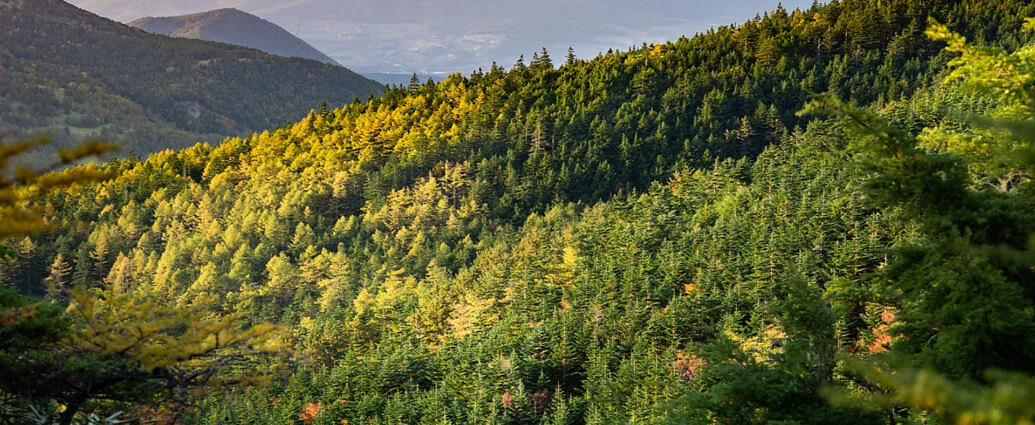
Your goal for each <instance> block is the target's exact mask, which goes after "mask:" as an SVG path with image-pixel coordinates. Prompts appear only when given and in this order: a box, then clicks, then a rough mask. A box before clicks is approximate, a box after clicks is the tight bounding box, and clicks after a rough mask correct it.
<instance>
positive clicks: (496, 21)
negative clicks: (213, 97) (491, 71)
mask: <svg viewBox="0 0 1035 425" xmlns="http://www.w3.org/2000/svg"><path fill="white" fill-rule="evenodd" d="M70 2H71V3H72V4H75V5H76V6H79V7H81V8H83V9H86V10H89V11H91V12H94V13H96V14H98V15H101V16H105V17H108V18H112V19H115V20H117V21H122V22H129V21H131V20H134V19H136V18H140V17H144V16H170V15H182V14H187V13H194V12H200V11H205V10H209V9H216V8H221V7H236V8H238V9H241V10H244V11H246V12H250V13H253V14H255V15H258V16H260V17H262V18H265V19H267V20H269V21H271V22H273V23H276V24H278V25H280V26H282V27H284V28H285V29H287V30H288V31H290V32H292V33H293V34H295V35H297V36H299V37H301V38H302V39H304V40H306V41H308V42H309V43H310V44H312V45H313V46H314V47H316V48H317V49H319V50H321V51H323V52H324V53H326V54H327V55H329V56H331V57H333V58H334V59H336V60H337V61H338V62H341V63H342V64H343V65H345V66H347V67H349V68H351V69H353V70H355V71H359V72H405V73H409V72H424V73H431V72H462V73H465V74H466V73H469V72H471V71H473V70H475V69H477V68H479V67H482V68H488V66H489V64H491V63H492V62H493V61H496V62H497V63H499V64H500V65H503V66H506V67H509V66H510V65H513V63H514V62H515V61H516V60H517V57H518V55H520V54H525V55H526V57H527V56H531V53H532V52H533V51H538V50H539V49H540V48H542V47H546V48H547V49H548V50H549V52H550V55H551V56H552V57H553V58H554V60H555V62H556V61H558V60H561V58H563V57H564V55H565V54H566V53H567V50H568V46H572V47H574V48H575V54H576V55H577V56H579V57H593V56H596V54H597V53H598V52H602V51H606V50H607V49H609V48H614V49H623V50H624V49H627V48H629V47H630V46H638V45H640V44H641V43H643V42H648V43H651V42H660V41H667V40H674V39H676V38H679V36H681V35H687V36H691V35H693V34H694V33H697V32H700V31H704V30H707V29H708V28H709V27H713V26H718V25H726V24H731V23H740V22H743V21H745V20H747V19H750V18H752V17H754V16H755V14H757V13H761V12H764V11H766V10H771V9H774V8H776V6H777V4H778V2H779V0H724V1H716V0H707V1H706V0H509V1H508V0H344V1H343V0H71V1H70ZM811 4H812V0H790V1H786V0H785V1H783V5H784V7H785V8H787V9H788V10H793V9H794V8H797V7H802V8H804V7H808V6H809V5H811ZM526 61H527V59H526Z"/></svg>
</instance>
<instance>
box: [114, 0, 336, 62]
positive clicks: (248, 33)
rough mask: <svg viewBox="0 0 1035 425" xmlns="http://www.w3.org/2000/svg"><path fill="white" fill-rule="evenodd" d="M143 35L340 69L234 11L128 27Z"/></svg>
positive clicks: (280, 31) (269, 26) (145, 21)
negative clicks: (224, 46) (235, 47)
mask: <svg viewBox="0 0 1035 425" xmlns="http://www.w3.org/2000/svg"><path fill="white" fill-rule="evenodd" d="M129 25H130V26H133V27H137V28H139V29H142V30H144V31H147V32H151V33H155V34H162V35H167V36H170V37H181V38H194V39H200V40H208V41H218V42H221V43H227V44H235V45H238V46H244V47H251V48H253V49H258V50H262V51H264V52H266V53H270V54H274V55H278V56H286V57H301V58H306V59H313V60H317V61H320V62H324V63H329V64H332V65H340V64H339V63H338V62H337V61H335V60H334V59H331V58H330V57H329V56H327V55H325V54H324V53H322V52H320V51H319V50H317V49H316V48H314V47H313V46H311V45H310V44H309V43H306V42H305V41H304V40H302V39H300V38H298V37H296V36H294V35H293V34H291V33H290V32H288V31H287V30H285V29H284V28H281V27H280V26H278V25H276V24H274V23H272V22H270V21H267V20H265V19H263V18H261V17H258V16H255V15H252V14H250V13H248V12H245V11H243V10H240V9H236V8H232V7H229V8H221V9H213V10H209V11H205V12H198V13H192V14H188V15H180V16H168V17H146V18H140V19H137V20H135V21H133V22H130V23H129Z"/></svg>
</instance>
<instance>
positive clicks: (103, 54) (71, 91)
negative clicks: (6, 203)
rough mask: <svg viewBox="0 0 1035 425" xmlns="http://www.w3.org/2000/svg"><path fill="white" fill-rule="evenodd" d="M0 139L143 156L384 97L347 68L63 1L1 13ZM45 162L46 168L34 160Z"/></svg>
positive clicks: (21, 4)
mask: <svg viewBox="0 0 1035 425" xmlns="http://www.w3.org/2000/svg"><path fill="white" fill-rule="evenodd" d="M0 23H2V27H0V69H2V70H3V74H4V78H3V79H2V80H0V100H3V101H2V102H0V130H2V131H11V130H15V129H17V130H20V131H24V132H28V133H44V134H48V135H50V136H51V137H54V138H56V139H58V140H59V141H60V142H62V143H63V144H67V142H69V141H75V140H81V139H84V138H97V137H100V138H106V139H108V140H116V141H119V142H120V143H121V144H122V145H123V147H124V149H125V150H127V151H131V152H135V153H137V154H139V155H146V154H148V153H151V152H157V151H160V150H164V149H170V148H174V149H180V148H184V147H187V146H190V145H191V144H194V143H197V142H198V141H199V140H211V141H216V140H221V139H222V138H224V137H226V136H237V135H243V134H248V133H251V132H254V131H260V130H262V129H266V128H272V127H275V126H278V125H282V124H283V123H285V122H293V121H297V120H299V119H301V118H302V117H304V116H305V114H306V112H308V111H309V110H310V109H312V108H314V107H317V106H319V105H320V102H321V101H326V102H329V103H331V104H334V105H341V104H344V103H347V102H351V101H352V100H353V99H355V98H357V97H359V98H364V99H365V98H367V97H368V96H370V95H372V94H380V93H382V91H383V87H382V86H381V85H380V84H379V83H376V82H374V81H372V80H368V79H366V78H363V77H362V76H360V75H358V74H355V73H353V72H351V71H349V70H347V69H345V68H341V67H336V66H329V65H326V64H323V63H318V62H315V61H309V60H304V59H299V58H282V57H276V56H271V55H267V54H263V53H261V52H258V51H255V50H251V49H246V48H241V47H235V46H230V45H226V44H220V43H208V42H202V41H196V40H186V39H175V38H170V37H163V36H158V35H153V34H148V33H145V32H143V31H140V30H136V29H134V28H131V27H128V26H126V25H122V24H119V23H117V22H113V21H110V20H107V19H104V18H101V17H98V16H96V15H93V14H90V13H88V12H86V11H83V10H80V9H78V8H76V7H74V6H72V5H70V4H68V3H65V2H63V1H59V0H45V1H5V2H3V3H2V4H0ZM40 162H42V161H40Z"/></svg>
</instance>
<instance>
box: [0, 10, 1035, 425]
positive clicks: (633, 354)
mask: <svg viewBox="0 0 1035 425" xmlns="http://www.w3.org/2000/svg"><path fill="white" fill-rule="evenodd" d="M1033 16H1035V5H1033V4H1031V3H1029V2H1025V1H1020V0H1003V1H999V2H982V1H974V0H962V1H949V0H925V1H922V2H918V1H912V0H843V1H832V2H830V3H827V4H820V3H816V4H814V5H813V6H812V7H811V8H809V9H807V10H794V11H788V10H784V9H783V8H778V9H776V10H773V11H768V12H765V13H763V14H760V15H758V16H757V17H756V18H755V19H752V20H749V21H747V22H744V23H742V24H738V25H733V26H727V27H719V28H715V29H713V30H710V31H708V32H707V33H703V34H698V35H695V36H693V37H684V38H680V39H678V40H676V41H672V42H669V43H664V44H653V45H646V44H645V45H643V46H642V47H640V48H635V49H631V50H628V51H610V52H606V53H602V54H600V55H598V56H596V57H593V58H588V59H583V58H579V57H578V56H577V55H576V52H574V51H569V52H567V55H557V52H553V55H551V52H547V51H546V50H545V49H542V50H539V51H536V52H535V53H533V54H532V55H531V56H530V57H529V58H528V59H527V61H526V58H524V57H522V58H520V59H518V60H517V62H516V63H515V64H513V65H512V66H509V67H503V66H500V65H498V64H492V65H490V66H489V67H487V69H484V70H478V71H476V72H474V73H472V74H470V75H467V76H463V75H459V74H455V75H453V76H451V77H449V78H448V79H445V80H444V81H441V82H438V83H435V82H427V83H421V82H419V81H413V82H412V83H411V84H409V85H408V86H395V87H391V88H390V89H389V90H387V91H386V92H385V93H384V95H383V96H381V97H377V98H370V99H368V100H366V101H360V100H356V101H354V102H352V103H350V104H346V105H343V106H342V107H340V108H333V107H331V108H328V107H320V105H313V108H312V111H311V112H310V113H309V114H308V116H306V117H305V118H304V119H302V120H300V121H298V122H297V123H293V124H287V125H283V126H281V127H278V128H271V129H270V130H267V131H263V132H261V133H258V132H257V133H254V134H251V135H248V136H244V137H236V138H229V139H226V140H223V141H222V142H221V143H218V144H208V143H201V144H197V145H195V146H193V147H190V148H187V149H183V150H178V151H165V152H161V153H157V154H153V155H150V156H148V157H147V158H142V159H117V160H112V161H109V162H105V163H94V164H89V165H85V166H78V167H72V168H59V169H58V171H53V172H45V171H47V170H37V171H40V172H39V173H35V172H32V171H29V170H21V171H19V172H17V173H14V174H11V173H6V174H4V175H0V176H2V180H0V217H3V221H2V223H0V238H2V239H0V240H2V241H3V245H2V250H0V254H2V257H3V261H4V263H3V266H2V268H0V282H2V283H3V285H4V286H5V287H6V288H7V289H5V290H3V291H0V325H2V328H0V420H2V421H5V422H4V423H12V424H15V423H60V424H72V423H77V424H95V423H119V421H126V422H128V423H183V424H305V425H312V424H508V425H509V424H514V425H518V424H522V425H523V424H529V425H532V424H543V425H546V424H550V425H583V424H585V425H598V424H774V425H775V424H891V425H894V424H946V425H948V424H959V425H971V424H988V425H993V424H994V425H999V424H1004V425H1005V424H1017V425H1020V424H1032V423H1035V403H1033V401H1035V378H1033V373H1035V350H1032V349H1031V347H1035V275H1033V270H1035V269H1033V267H1035V251H1033V248H1035V242H1033V241H1035V238H1033V237H1032V235H1033V234H1035V209H1033V207H1035V192H1033V190H1035V185H1033V184H1032V181H1031V178H1030V176H1031V174H1030V173H1031V169H1032V168H1033V166H1035V146H1033V145H1032V143H1033V142H1035V124H1033V122H1035V109H1033V106H1032V105H1035V47H1033V45H1032V44H1031V41H1032V40H1033V35H1035V18H1030V17H1033ZM34 143H36V141H31V140H30V141H27V142H8V143H5V144H3V145H0V167H4V168H5V169H6V167H7V166H8V164H9V162H10V160H11V159H12V158H15V157H17V155H19V154H20V153H22V152H24V151H25V150H26V149H27V148H28V146H29V145H32V144H34ZM110 148H111V146H109V145H107V144H103V143H95V144H87V145H85V146H82V147H80V148H79V149H76V150H65V151H62V152H61V155H60V157H59V163H62V164H74V163H76V162H77V161H79V160H81V159H82V158H86V157H89V156H92V155H98V154H103V153H104V152H106V151H107V150H108V149H110Z"/></svg>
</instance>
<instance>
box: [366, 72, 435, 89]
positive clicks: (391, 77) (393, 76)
mask: <svg viewBox="0 0 1035 425" xmlns="http://www.w3.org/2000/svg"><path fill="white" fill-rule="evenodd" d="M360 74H361V75H363V76H364V77H367V78H369V79H371V80H374V81H377V82H379V83H382V84H387V85H390V86H397V85H398V86H407V85H409V84H410V80H411V79H412V78H413V75H414V74H413V73H409V74H407V73H404V72H361V73H360ZM416 74H417V80H418V81H420V83H421V84H424V83H425V82H427V81H428V80H429V79H430V80H432V81H442V80H445V79H446V78H448V77H449V73H446V72H435V73H430V74H428V73H420V72H418V73H416Z"/></svg>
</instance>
